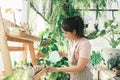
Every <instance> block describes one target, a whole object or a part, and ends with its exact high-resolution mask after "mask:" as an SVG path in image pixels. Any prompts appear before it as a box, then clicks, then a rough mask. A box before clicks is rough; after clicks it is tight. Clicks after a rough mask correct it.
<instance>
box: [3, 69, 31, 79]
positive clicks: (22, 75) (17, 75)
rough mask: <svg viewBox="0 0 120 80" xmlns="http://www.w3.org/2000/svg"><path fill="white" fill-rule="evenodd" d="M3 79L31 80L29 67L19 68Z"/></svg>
mask: <svg viewBox="0 0 120 80" xmlns="http://www.w3.org/2000/svg"><path fill="white" fill-rule="evenodd" d="M3 80H29V77H28V69H21V70H17V71H15V72H14V73H13V74H11V75H9V76H7V77H6V78H4V79H3Z"/></svg>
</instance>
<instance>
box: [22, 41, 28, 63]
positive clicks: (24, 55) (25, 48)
mask: <svg viewBox="0 0 120 80" xmlns="http://www.w3.org/2000/svg"><path fill="white" fill-rule="evenodd" d="M23 47H24V51H23V56H22V59H23V61H25V60H26V59H27V50H28V48H27V47H28V45H27V44H25V43H24V44H23Z"/></svg>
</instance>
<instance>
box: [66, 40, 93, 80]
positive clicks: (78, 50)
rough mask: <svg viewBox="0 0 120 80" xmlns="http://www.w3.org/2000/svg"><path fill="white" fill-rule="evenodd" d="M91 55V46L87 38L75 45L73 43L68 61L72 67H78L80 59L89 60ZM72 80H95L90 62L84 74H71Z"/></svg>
mask: <svg viewBox="0 0 120 80" xmlns="http://www.w3.org/2000/svg"><path fill="white" fill-rule="evenodd" d="M90 53H91V44H90V42H89V40H87V39H86V38H81V39H80V40H78V41H77V42H75V43H72V45H71V47H70V53H69V54H68V60H69V64H70V66H74V65H77V62H78V59H79V58H80V57H81V58H89V59H90ZM70 80H93V74H92V72H91V68H90V62H89V63H88V64H87V65H86V67H85V68H84V70H83V71H82V72H71V73H70Z"/></svg>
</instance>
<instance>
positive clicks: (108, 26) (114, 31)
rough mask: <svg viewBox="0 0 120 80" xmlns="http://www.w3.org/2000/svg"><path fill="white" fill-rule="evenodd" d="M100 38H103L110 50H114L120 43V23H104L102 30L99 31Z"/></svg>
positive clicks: (111, 21) (113, 21) (108, 21)
mask: <svg viewBox="0 0 120 80" xmlns="http://www.w3.org/2000/svg"><path fill="white" fill-rule="evenodd" d="M100 36H101V37H103V38H105V39H106V40H107V41H108V43H109V45H110V46H111V47H112V48H116V47H117V46H118V45H119V43H120V22H115V20H107V21H105V22H104V28H103V29H102V30H100Z"/></svg>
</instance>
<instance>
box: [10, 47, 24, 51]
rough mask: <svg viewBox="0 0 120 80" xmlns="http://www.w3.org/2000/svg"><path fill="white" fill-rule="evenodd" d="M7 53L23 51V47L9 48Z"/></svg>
mask: <svg viewBox="0 0 120 80" xmlns="http://www.w3.org/2000/svg"><path fill="white" fill-rule="evenodd" d="M9 51H24V47H13V46H9Z"/></svg>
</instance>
